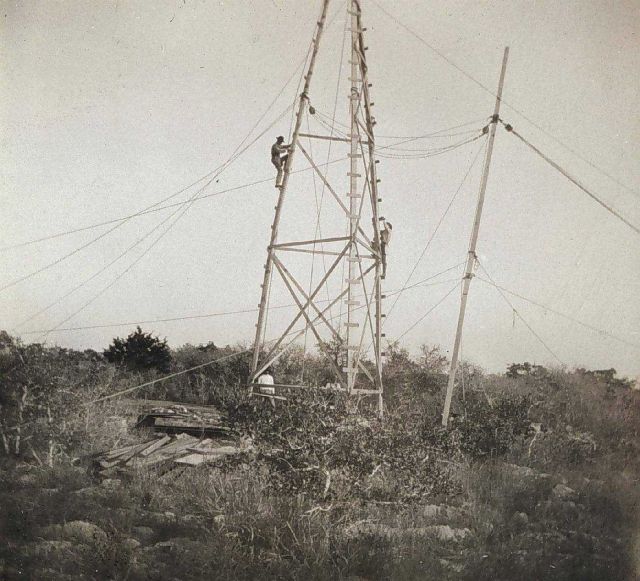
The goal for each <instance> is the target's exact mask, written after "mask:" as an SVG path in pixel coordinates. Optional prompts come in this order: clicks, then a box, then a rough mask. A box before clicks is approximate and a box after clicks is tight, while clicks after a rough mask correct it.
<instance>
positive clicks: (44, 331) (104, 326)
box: [20, 262, 464, 335]
mask: <svg viewBox="0 0 640 581" xmlns="http://www.w3.org/2000/svg"><path fill="white" fill-rule="evenodd" d="M462 264H464V262H461V263H459V264H456V265H454V266H451V267H449V268H447V269H445V270H442V271H440V272H438V273H436V274H433V275H431V276H429V277H427V278H425V279H422V280H421V281H419V282H417V283H413V284H412V285H410V286H408V287H407V288H406V289H397V290H393V291H388V292H387V293H386V295H387V296H393V295H395V294H397V293H399V292H403V291H404V290H411V289H414V288H417V287H425V286H435V285H439V284H444V283H447V282H451V280H452V279H446V280H441V281H437V282H429V281H431V280H433V279H434V278H436V277H438V276H440V275H442V274H445V273H447V272H449V271H451V270H453V269H455V268H458V267H459V266H460V265H462ZM455 280H459V278H456V279H455ZM360 296H361V295H357V296H356V298H359V297H360ZM316 302H317V303H326V302H330V301H327V299H322V300H318V301H316ZM296 306H297V305H296V304H295V303H289V304H286V305H275V306H272V307H269V310H273V309H284V308H291V307H296ZM256 312H258V309H256V308H253V309H240V310H236V311H220V312H217V313H208V314H204V315H187V316H181V317H168V318H163V319H146V320H142V321H127V322H122V323H105V324H100V325H84V326H77V327H64V328H60V327H58V328H57V329H39V330H33V331H24V332H22V333H20V335H41V334H48V333H54V332H55V333H63V332H69V331H84V330H90V329H108V328H111V327H128V326H133V325H146V324H149V323H169V322H174V321H189V320H193V319H208V318H213V317H223V316H227V315H240V314H245V313H256ZM332 318H333V319H335V318H336V317H332Z"/></svg>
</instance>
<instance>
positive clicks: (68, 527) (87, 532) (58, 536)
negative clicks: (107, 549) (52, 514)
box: [40, 520, 107, 545]
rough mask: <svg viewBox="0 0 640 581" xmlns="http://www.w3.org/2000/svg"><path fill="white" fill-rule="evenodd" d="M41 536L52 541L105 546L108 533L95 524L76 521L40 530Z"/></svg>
mask: <svg viewBox="0 0 640 581" xmlns="http://www.w3.org/2000/svg"><path fill="white" fill-rule="evenodd" d="M40 536H42V537H45V538H48V539H52V540H65V541H73V542H76V543H80V544H87V545H90V544H95V543H99V544H105V543H106V542H107V533H105V532H104V531H103V530H102V529H101V528H100V527H99V526H97V525H94V524H93V523H90V522H86V521H82V520H76V521H72V522H68V523H65V524H63V525H50V526H47V527H43V528H42V529H40Z"/></svg>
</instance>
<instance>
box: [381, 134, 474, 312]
mask: <svg viewBox="0 0 640 581" xmlns="http://www.w3.org/2000/svg"><path fill="white" fill-rule="evenodd" d="M486 145H487V144H486V142H485V143H484V147H486ZM482 150H483V146H482V145H481V146H480V147H479V148H478V151H477V152H476V154H475V156H474V158H473V160H472V161H471V165H470V166H469V169H468V170H467V173H465V175H464V177H463V178H462V181H461V182H460V185H459V186H458V188H457V189H456V191H455V192H454V194H453V196H451V199H450V200H449V204H448V205H447V207H446V208H445V211H444V212H443V213H442V215H441V216H440V219H439V220H438V223H437V224H436V227H435V228H434V230H433V232H432V234H431V236H430V237H429V239H428V240H427V243H426V244H425V246H424V248H423V249H422V253H421V254H420V256H419V257H418V260H417V261H416V262H415V264H414V265H413V268H412V269H411V272H410V273H409V276H407V278H406V280H405V281H404V285H403V286H404V287H405V288H406V287H407V285H408V284H409V281H410V280H411V278H412V277H413V275H414V273H415V271H416V269H417V268H418V265H419V264H420V262H421V261H422V259H423V258H424V255H425V254H426V253H427V250H429V247H430V246H431V243H432V242H433V239H434V238H435V237H436V234H437V233H438V231H439V229H440V226H442V223H443V222H444V219H445V218H446V217H447V214H448V213H449V210H450V209H451V207H452V206H453V203H454V202H455V200H456V198H457V197H458V194H459V193H460V191H461V190H462V186H463V185H464V184H465V182H466V181H467V178H468V177H469V175H470V174H471V171H472V170H473V167H474V166H475V164H476V161H478V157H479V156H480V153H481V152H482ZM401 296H402V295H401V294H399V295H398V296H397V297H396V300H395V301H394V302H393V304H392V305H391V308H390V309H389V311H388V312H387V318H389V316H390V315H391V312H392V311H393V309H394V308H395V306H396V304H397V302H398V301H399V300H400V297H401Z"/></svg>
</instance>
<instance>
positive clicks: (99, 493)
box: [71, 486, 105, 500]
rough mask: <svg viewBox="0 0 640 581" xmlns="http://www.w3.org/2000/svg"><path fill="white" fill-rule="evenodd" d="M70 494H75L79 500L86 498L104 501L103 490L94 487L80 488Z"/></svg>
mask: <svg viewBox="0 0 640 581" xmlns="http://www.w3.org/2000/svg"><path fill="white" fill-rule="evenodd" d="M71 494H75V495H76V496H79V497H81V498H87V499H92V500H101V499H104V496H105V492H104V490H103V489H101V488H99V487H96V486H87V487H85V488H80V489H79V490H74V491H73V492H72V493H71Z"/></svg>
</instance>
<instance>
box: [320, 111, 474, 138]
mask: <svg viewBox="0 0 640 581" xmlns="http://www.w3.org/2000/svg"><path fill="white" fill-rule="evenodd" d="M316 114H317V115H319V116H320V117H322V118H323V119H325V120H329V119H330V117H329V115H327V114H326V113H323V112H322V111H319V110H318V109H316ZM484 120H485V119H484V118H482V119H476V120H474V121H467V122H466V123H460V124H459V125H454V126H453V127H447V128H445V129H439V130H438V131H433V132H431V133H425V134H421V135H384V134H378V133H376V140H377V139H378V138H382V139H410V140H414V141H417V140H420V139H429V138H431V137H433V138H444V137H454V136H456V135H459V134H457V133H452V134H449V135H447V134H446V132H447V131H455V130H456V129H461V128H462V127H468V126H469V125H476V124H478V123H480V122H482V121H484ZM335 123H336V124H338V125H341V126H342V127H344V128H346V129H348V125H346V124H345V123H341V122H340V121H335ZM462 133H466V132H462ZM443 134H444V135H443Z"/></svg>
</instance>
